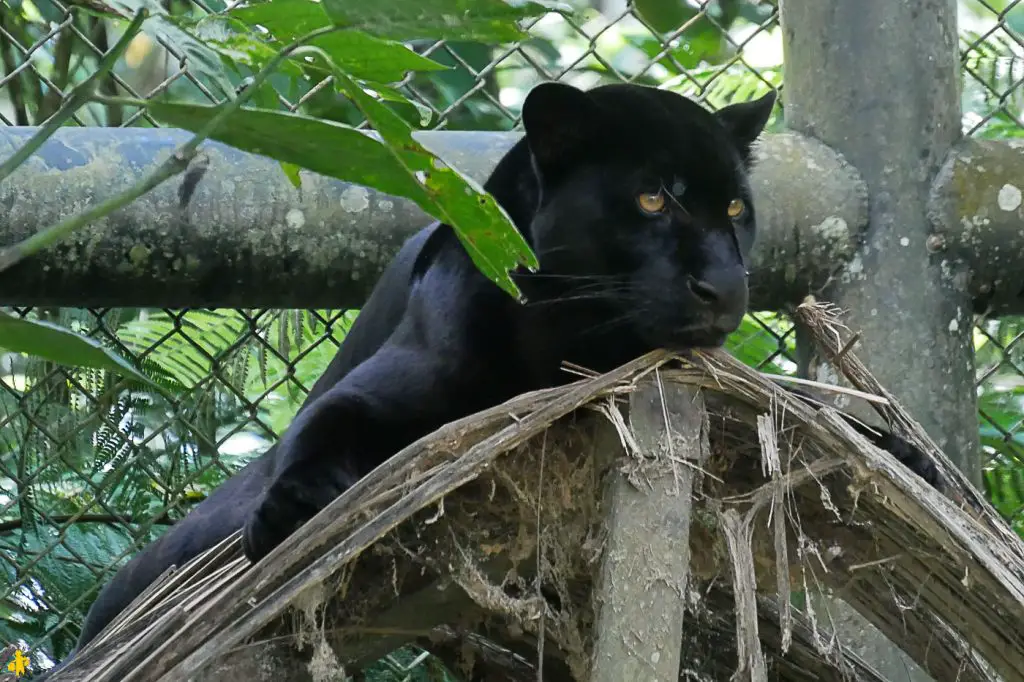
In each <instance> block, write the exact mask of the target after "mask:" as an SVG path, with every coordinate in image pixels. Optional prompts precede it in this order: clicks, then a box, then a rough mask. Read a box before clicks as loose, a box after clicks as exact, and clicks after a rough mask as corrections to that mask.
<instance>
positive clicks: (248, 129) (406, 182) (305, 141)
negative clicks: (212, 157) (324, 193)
mask: <svg viewBox="0 0 1024 682" xmlns="http://www.w3.org/2000/svg"><path fill="white" fill-rule="evenodd" d="M219 111H220V107H219V106H207V105H196V104H171V103H166V102H152V103H150V105H149V112H150V113H151V114H152V115H153V117H154V118H156V119H157V120H159V121H161V122H163V123H167V124H169V125H172V126H176V127H178V128H184V129H185V130H191V131H193V132H195V131H198V130H200V129H201V128H202V127H203V126H204V125H206V123H207V122H208V121H209V120H210V119H212V118H213V117H214V116H216V115H217V113H218V112H219ZM211 137H212V138H213V139H215V140H217V141H219V142H223V143H224V144H228V145H231V146H232V147H237V148H238V149H244V150H245V151H248V152H253V153H255V154H262V155H264V156H269V157H271V158H272V159H275V160H277V161H285V162H287V163H291V164H294V165H296V166H300V167H302V168H306V169H308V170H311V171H313V172H315V173H320V174H321V175H327V176H330V177H333V178H338V179H340V180H345V181H347V182H353V183H357V184H360V185H365V186H367V187H373V188H374V189H378V190H380V191H381V192H386V193H388V194H394V195H397V196H404V197H408V198H411V199H413V200H414V201H416V202H417V203H420V202H430V198H429V197H428V196H427V193H426V192H425V191H424V189H423V187H422V186H420V185H419V184H418V183H417V182H416V181H415V180H414V179H413V178H411V177H409V175H408V174H407V173H405V171H404V170H403V168H402V166H401V165H400V164H399V163H398V161H397V160H396V159H395V157H394V155H393V154H391V152H389V151H388V149H387V147H386V146H385V145H383V144H381V143H380V142H379V141H377V140H375V139H373V138H372V137H370V136H369V135H367V134H366V133H364V132H361V131H359V130H356V129H355V128H352V127H349V126H346V125H342V124H341V123H335V122H333V121H324V120H321V119H316V118H312V117H309V116H303V115H302V114H292V113H288V112H282V111H267V110H263V109H240V110H239V111H237V112H236V113H235V114H233V115H232V116H231V120H230V121H229V122H228V123H227V124H225V125H223V126H220V127H219V128H218V129H217V130H216V131H215V132H214V133H213V135H211ZM342 151H344V153H341V152H342ZM421 205H422V204H421Z"/></svg>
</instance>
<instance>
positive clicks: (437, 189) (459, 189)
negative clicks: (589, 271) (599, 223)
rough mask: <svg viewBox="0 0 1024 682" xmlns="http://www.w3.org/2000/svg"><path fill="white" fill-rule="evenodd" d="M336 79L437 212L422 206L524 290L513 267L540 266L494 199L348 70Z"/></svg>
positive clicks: (494, 275)
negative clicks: (431, 148) (423, 140)
mask: <svg viewBox="0 0 1024 682" xmlns="http://www.w3.org/2000/svg"><path fill="white" fill-rule="evenodd" d="M334 77H335V80H336V81H337V82H338V86H339V87H340V88H341V89H342V90H343V91H344V92H345V93H346V94H347V95H348V96H349V97H350V98H352V101H353V102H354V103H355V105H356V106H357V107H359V109H360V111H362V112H363V115H364V116H366V120H367V121H369V122H370V124H371V125H372V126H373V127H374V129H375V130H376V131H377V132H378V133H380V136H381V137H382V138H384V140H385V142H387V144H388V145H389V146H390V148H389V151H390V152H391V153H392V154H394V156H395V158H396V159H398V160H399V162H400V163H401V165H402V167H403V169H404V170H405V172H406V173H407V174H408V176H409V178H410V179H412V180H413V181H415V182H418V183H422V185H423V186H424V187H425V188H426V190H427V192H428V193H429V194H430V197H431V199H432V200H433V202H436V203H434V206H435V210H433V211H431V210H430V209H428V208H427V207H426V206H423V209H424V210H426V211H429V212H430V213H431V214H432V215H434V216H436V217H437V218H439V219H441V220H443V221H444V222H445V223H447V224H449V225H451V226H452V227H453V228H454V229H455V232H456V234H457V235H458V236H459V239H460V241H461V242H462V245H463V246H465V247H466V250H467V251H468V252H469V255H470V257H471V258H472V259H473V262H474V263H476V266H477V267H478V268H479V269H480V271H481V272H483V273H484V275H486V276H487V277H488V278H489V279H491V280H492V281H493V282H495V283H496V284H497V285H498V286H500V287H501V288H502V289H504V290H505V291H507V292H509V293H510V294H512V295H513V296H516V297H518V296H519V295H520V292H519V288H518V287H517V286H516V284H515V282H513V281H512V278H511V277H509V274H508V273H509V271H510V270H513V269H515V268H516V267H518V266H520V265H525V266H527V267H530V268H537V267H539V263H538V262H537V258H536V256H534V254H533V252H532V251H531V250H530V247H529V245H528V244H527V243H526V240H525V239H524V238H523V236H522V235H521V234H520V233H519V231H518V230H517V229H516V228H515V226H514V225H513V224H512V221H511V219H510V218H509V217H508V214H506V213H505V211H504V210H503V209H502V208H501V206H499V205H498V202H497V201H496V200H495V199H494V197H493V196H491V195H490V194H487V193H486V192H484V190H483V188H482V187H480V186H479V185H477V184H476V183H475V182H474V181H473V180H472V179H470V178H468V177H466V176H464V175H462V174H461V173H459V172H458V171H457V170H455V169H454V168H451V167H449V166H448V165H447V164H445V163H444V162H443V161H441V160H440V159H439V158H437V157H436V156H434V155H433V154H432V153H431V152H430V151H428V150H427V149H426V148H425V147H424V146H423V145H421V144H420V143H419V142H417V141H416V140H415V139H413V136H412V132H413V131H412V128H411V127H410V126H409V124H408V123H406V122H405V120H403V119H402V117H400V116H399V115H398V114H396V113H395V112H394V111H392V110H391V109H389V108H388V107H387V106H385V105H384V104H383V103H381V102H378V101H377V100H376V99H374V98H373V97H371V96H370V95H368V94H367V93H366V92H364V91H363V88H362V87H361V86H360V85H359V84H358V83H356V82H355V81H354V80H352V79H351V78H349V77H348V76H347V75H346V74H345V73H343V72H341V71H340V70H336V71H335V74H334ZM399 150H400V151H399Z"/></svg>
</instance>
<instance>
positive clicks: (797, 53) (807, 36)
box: [780, 0, 980, 682]
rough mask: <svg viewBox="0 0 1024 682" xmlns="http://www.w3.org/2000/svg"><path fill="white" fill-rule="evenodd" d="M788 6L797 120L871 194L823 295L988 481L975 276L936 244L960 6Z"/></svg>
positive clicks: (849, 2) (924, 416)
mask: <svg viewBox="0 0 1024 682" xmlns="http://www.w3.org/2000/svg"><path fill="white" fill-rule="evenodd" d="M780 9H781V13H782V22H783V35H784V54H785V77H784V83H785V87H784V107H785V116H786V123H787V125H788V126H789V127H790V128H792V129H793V130H796V131H798V132H802V133H804V134H807V135H809V136H812V137H816V138H818V139H819V140H821V141H823V142H824V143H825V144H827V145H829V146H831V147H833V148H834V149H835V150H836V151H838V152H839V153H841V154H842V155H843V156H844V157H845V158H846V160H847V161H849V162H850V163H851V164H852V165H853V166H854V167H855V168H857V169H858V170H859V171H860V173H861V175H862V177H863V179H864V181H865V184H866V185H867V188H868V196H869V212H868V225H867V229H866V231H865V234H864V235H863V236H864V239H863V242H862V244H861V247H860V249H859V251H858V253H857V254H856V255H855V256H854V258H853V259H851V260H850V261H849V262H848V263H846V264H844V265H843V266H842V267H839V268H837V275H836V276H835V278H834V280H833V283H832V284H831V285H830V286H829V287H828V288H827V290H826V292H825V294H824V297H825V298H828V299H830V300H832V301H835V302H836V303H838V304H839V305H840V306H841V307H842V308H844V309H845V310H847V311H848V314H847V318H846V320H847V324H848V325H849V326H850V328H851V329H854V330H856V331H859V332H860V333H861V341H860V344H861V345H860V348H859V350H858V353H859V354H860V355H861V357H863V358H864V359H865V361H866V362H867V363H868V364H869V366H870V367H871V370H872V371H873V372H874V373H875V375H876V376H877V377H878V378H879V380H880V381H881V382H882V383H883V384H884V385H885V386H886V387H887V388H889V389H890V390H891V391H892V392H893V393H894V394H895V395H896V396H897V397H898V398H899V399H900V400H901V402H902V403H903V404H904V405H905V406H906V407H907V408H908V409H909V410H910V412H911V413H912V414H914V415H915V416H916V417H917V418H918V419H919V420H920V421H921V423H922V425H923V426H924V427H925V429H927V430H928V432H929V433H930V434H931V436H932V437H933V438H934V439H935V441H936V443H937V444H938V445H939V446H940V447H942V448H943V449H944V450H945V452H946V453H947V454H948V455H949V456H950V457H951V458H952V459H953V460H954V461H955V462H956V463H957V465H958V466H960V467H962V468H963V470H964V471H965V472H966V473H967V474H968V476H969V477H970V478H971V479H972V480H973V481H974V482H975V484H978V485H980V461H979V446H978V419H977V412H976V404H975V388H974V353H973V347H972V344H971V335H972V328H973V326H972V309H971V297H970V295H969V294H968V293H967V288H968V281H969V278H970V272H969V269H968V268H967V266H966V265H964V264H961V263H958V262H956V261H954V260H953V259H952V258H949V257H947V256H944V254H943V253H941V252H938V253H932V252H931V251H932V250H933V249H931V250H930V247H934V240H932V243H931V244H930V243H929V240H928V237H929V235H930V232H931V224H930V222H929V216H928V209H929V195H930V192H931V189H932V185H933V183H934V181H935V178H936V175H937V174H938V171H939V169H940V168H941V166H942V164H943V162H944V161H945V159H946V157H947V156H948V155H949V154H950V153H951V151H952V150H953V146H954V144H955V143H956V142H957V141H958V139H959V138H960V135H961V132H960V130H961V129H960V106H959V102H960V98H959V85H958V69H959V63H958V52H957V21H956V11H957V8H956V1H955V0H919V1H917V2H893V1H892V0H782V2H781V4H780ZM811 369H812V372H813V367H812V368H811ZM820 378H823V377H819V379H820ZM828 607H829V609H830V611H831V612H832V614H833V616H834V617H835V618H836V626H837V629H838V630H839V633H840V635H841V636H842V637H843V639H845V640H846V641H847V643H848V644H849V645H851V646H852V647H853V648H854V649H855V650H858V653H860V654H861V655H862V656H864V657H865V658H866V659H867V660H868V661H870V662H871V663H872V664H873V665H874V666H875V667H876V668H877V669H878V670H879V671H880V672H881V673H882V674H883V675H884V676H885V677H886V678H887V679H889V680H892V681H893V682H903V681H904V680H915V681H916V680H927V679H929V678H928V676H927V675H926V674H925V673H924V672H922V671H921V670H920V669H919V668H917V666H915V665H913V664H911V663H910V661H909V659H908V658H907V657H906V656H904V655H903V654H902V652H899V651H898V650H896V649H895V647H893V646H892V645H891V644H890V643H888V642H887V641H886V640H885V639H884V638H883V637H882V635H881V634H880V633H879V632H877V630H875V629H874V628H873V627H871V626H869V625H868V624H867V623H866V622H865V621H864V620H863V619H862V618H860V616H859V615H858V614H857V613H855V612H853V611H852V609H850V608H849V607H848V606H847V605H845V604H842V603H838V602H832V601H830V603H829V605H828Z"/></svg>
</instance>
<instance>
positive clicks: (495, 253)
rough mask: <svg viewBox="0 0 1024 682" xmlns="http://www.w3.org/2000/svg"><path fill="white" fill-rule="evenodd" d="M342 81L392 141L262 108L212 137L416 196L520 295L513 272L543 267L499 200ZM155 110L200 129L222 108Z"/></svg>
mask: <svg viewBox="0 0 1024 682" xmlns="http://www.w3.org/2000/svg"><path fill="white" fill-rule="evenodd" d="M335 77H336V79H337V80H338V82H339V85H340V86H341V87H342V88H343V89H344V90H345V92H346V94H348V95H349V97H350V98H352V100H353V102H354V103H355V104H356V106H358V107H359V109H360V110H361V111H362V112H363V114H364V115H365V116H366V118H367V120H369V122H370V123H371V124H372V125H373V127H374V128H375V129H376V130H377V132H378V133H380V135H381V137H383V138H384V140H385V141H386V142H387V144H382V143H381V142H378V141H377V140H375V139H373V138H372V137H369V136H368V135H366V134H364V133H362V132H360V131H358V130H355V129H354V128H351V127H349V126H345V125H342V124H340V123H334V122H331V121H321V120H318V119H315V118H310V117H308V116H302V115H300V114H291V113H286V112H278V111H264V110H259V109H241V110H239V111H238V112H236V113H235V114H234V115H232V117H231V120H230V122H229V123H228V124H226V125H224V126H221V127H220V128H218V129H217V131H215V132H214V133H213V135H212V136H211V137H212V138H213V139H216V140H218V141H220V142H223V143H225V144H229V145H231V146H232V147H237V148H239V149H244V150H246V151H249V152H253V153H256V154H263V155H265V156H269V157H271V158H273V159H275V160H277V161H285V162H288V163H292V164H295V165H296V166H301V167H302V168H306V169H309V170H311V171H314V172H316V173H320V174H322V175H327V176H330V177H334V178H338V179H341V180H345V181H348V182H352V183H357V184H360V185H365V186H367V187H372V188H374V189H377V190H380V191H381V192H385V193H388V194H392V195H396V196H402V197H406V198H408V199H411V200H412V201H414V202H416V204H417V205H419V206H420V208H422V209H423V210H424V211H426V212H427V213H429V214H430V215H432V216H434V217H435V218H438V219H439V220H442V221H444V222H446V223H448V224H449V225H451V226H452V227H453V228H454V229H455V231H456V233H457V234H458V235H459V238H460V239H461V240H462V243H463V244H464V245H465V246H466V248H467V250H468V251H469V253H470V256H471V257H472V258H473V261H474V262H475V263H476V264H477V266H478V267H479V268H480V269H481V271H482V272H483V273H484V274H485V275H487V276H488V277H489V278H490V279H492V280H493V281H495V282H496V283H498V285H499V286H501V287H502V288H503V289H505V290H506V291H508V292H510V293H512V294H513V295H518V294H519V290H518V288H517V287H516V285H515V283H514V282H513V281H512V279H511V277H509V275H508V271H509V270H511V269H513V268H515V267H516V266H517V265H519V264H524V265H527V266H528V267H537V262H536V258H535V257H534V255H533V253H532V252H531V251H530V249H529V246H528V245H527V244H526V241H525V240H524V239H523V237H522V235H520V234H519V232H518V231H517V230H516V229H515V227H514V226H513V225H512V223H511V221H510V219H509V218H508V216H507V215H506V214H505V212H504V211H503V210H502V209H501V207H500V206H498V203H497V202H496V201H495V200H494V198H493V197H492V196H491V195H489V194H487V193H486V192H484V191H483V189H482V188H481V187H479V185H477V184H476V183H474V182H473V181H472V180H470V179H469V178H466V177H464V176H463V175H461V174H460V173H458V172H457V171H455V170H454V169H452V168H449V167H448V166H447V165H445V164H444V162H442V161H441V160H440V159H438V158H437V157H436V156H434V155H433V154H431V153H430V152H429V151H427V150H426V149H425V148H424V147H423V146H422V145H420V144H419V143H418V142H416V141H415V140H414V139H413V137H412V128H411V127H410V126H409V124H408V123H406V122H405V121H404V120H403V119H402V118H401V117H400V116H398V115H397V114H396V113H395V112H393V111H391V110H390V109H389V108H388V107H387V106H386V105H384V104H382V103H381V102H378V101H377V100H375V99H373V97H371V96H370V95H368V94H366V93H365V92H363V90H362V88H361V87H360V86H359V85H358V84H356V83H355V81H353V80H351V79H350V78H349V77H348V76H347V75H346V74H344V73H343V72H341V71H340V70H339V71H337V72H336V73H335ZM149 111H150V113H151V114H152V115H153V116H154V117H155V118H157V119H158V120H160V121H162V122H164V123H167V124H170V125H173V126H177V127H179V128H184V129H186V130H192V131H197V130H199V129H201V128H202V127H203V126H204V125H205V124H206V123H207V122H208V121H209V120H210V119H211V118H213V116H215V115H216V114H217V112H218V111H219V107H215V106H205V105H192V104H169V103H162V102H153V103H151V104H150V106H149ZM389 145H390V146H389ZM399 149H400V150H401V151H400V152H399V151H397V150H399ZM342 152H343V153H342Z"/></svg>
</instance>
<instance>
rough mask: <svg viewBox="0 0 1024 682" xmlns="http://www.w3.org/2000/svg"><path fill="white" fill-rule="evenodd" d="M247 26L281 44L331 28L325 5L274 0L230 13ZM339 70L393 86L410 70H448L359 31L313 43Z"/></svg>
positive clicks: (430, 60)
mask: <svg viewBox="0 0 1024 682" xmlns="http://www.w3.org/2000/svg"><path fill="white" fill-rule="evenodd" d="M227 15H228V16H230V17H233V18H235V19H237V20H239V21H241V22H243V23H245V24H246V25H248V26H262V27H263V28H265V29H267V30H268V31H270V34H271V35H272V36H273V37H274V38H275V40H276V41H277V42H278V43H280V44H287V43H291V42H293V41H295V40H297V39H298V38H300V37H302V36H304V35H306V34H308V33H310V32H312V31H315V30H316V29H318V28H323V27H325V26H330V25H331V21H330V19H329V18H328V17H327V15H326V14H325V13H324V10H323V6H322V5H321V4H320V3H318V2H310V1H309V0H274V1H273V2H265V3H262V4H258V5H252V6H250V7H241V8H238V9H233V10H231V11H230V12H228V13H227ZM309 44H310V45H313V46H315V47H319V48H320V49H321V50H323V51H324V52H326V53H327V54H328V55H330V57H331V59H332V60H333V61H334V63H335V64H337V65H338V67H339V68H341V69H343V70H344V71H346V72H347V73H349V74H351V75H352V76H354V77H356V78H360V79H365V80H372V81H380V82H382V83H393V82H395V81H399V80H401V79H402V78H404V77H405V74H406V73H408V72H409V71H443V70H445V69H446V68H447V67H445V66H444V65H442V64H438V63H437V62H435V61H434V60H432V59H427V58H426V57H422V56H420V55H418V54H416V53H415V52H413V51H412V50H410V49H409V48H407V47H406V46H405V45H402V44H401V43H399V42H395V41H393V40H385V39H382V38H376V37H374V36H372V35H367V34H366V33H361V32H359V31H335V32H333V33H328V34H327V35H322V36H319V37H317V38H315V39H314V40H312V41H311V42H310V43H309Z"/></svg>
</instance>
